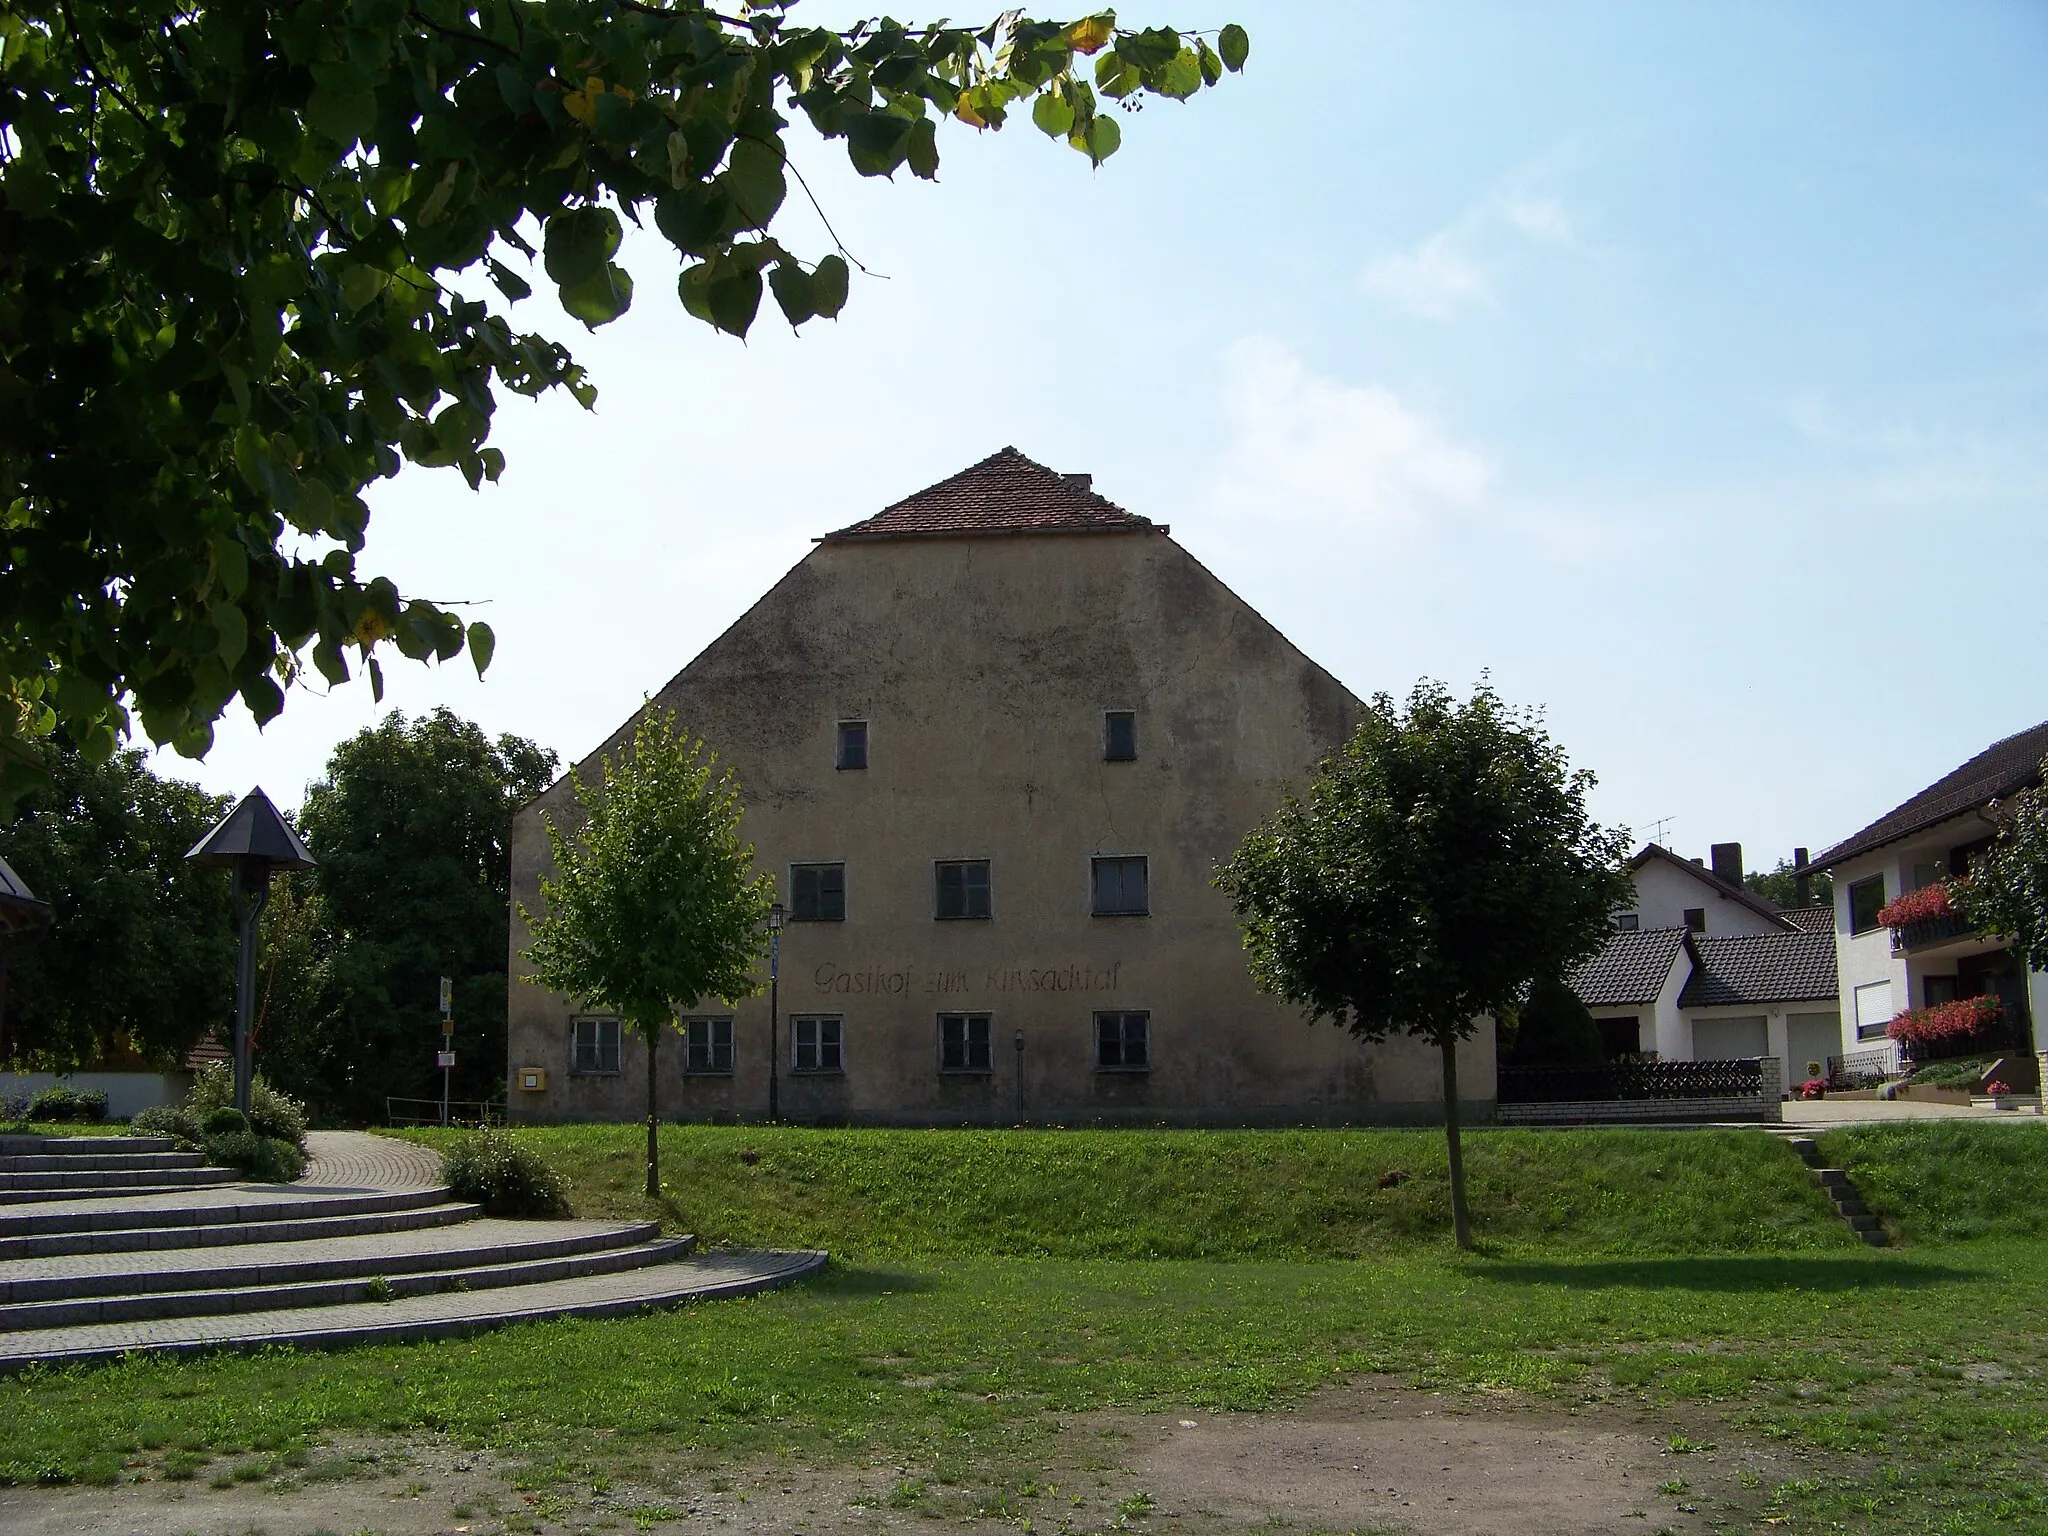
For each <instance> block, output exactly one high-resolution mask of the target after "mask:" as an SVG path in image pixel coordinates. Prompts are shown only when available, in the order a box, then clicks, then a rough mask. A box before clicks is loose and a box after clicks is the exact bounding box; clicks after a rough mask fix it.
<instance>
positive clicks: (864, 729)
mask: <svg viewBox="0 0 2048 1536" xmlns="http://www.w3.org/2000/svg"><path fill="white" fill-rule="evenodd" d="M867 765H868V723H867V721H865V720H842V721H840V722H839V757H838V766H839V767H841V768H865V767H867Z"/></svg>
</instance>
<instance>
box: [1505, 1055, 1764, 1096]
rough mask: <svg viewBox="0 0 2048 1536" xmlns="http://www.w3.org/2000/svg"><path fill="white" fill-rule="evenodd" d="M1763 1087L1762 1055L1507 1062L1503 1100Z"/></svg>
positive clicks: (1736, 1092)
mask: <svg viewBox="0 0 2048 1536" xmlns="http://www.w3.org/2000/svg"><path fill="white" fill-rule="evenodd" d="M1763 1092H1764V1073H1763V1061H1762V1059H1760V1058H1757V1057H1751V1058H1749V1059H1748V1060H1744V1061H1610V1062H1606V1063H1604V1064H1602V1065H1600V1066H1597V1067H1595V1066H1584V1067H1502V1068H1501V1069H1500V1085H1499V1102H1500V1103H1502V1104H1571V1103H1588V1102H1593V1101H1597V1100H1603V1099H1739V1098H1757V1097H1760V1096H1761V1095H1762V1094H1763ZM1775 1096H1776V1094H1775V1091H1774V1092H1773V1097H1774V1098H1775Z"/></svg>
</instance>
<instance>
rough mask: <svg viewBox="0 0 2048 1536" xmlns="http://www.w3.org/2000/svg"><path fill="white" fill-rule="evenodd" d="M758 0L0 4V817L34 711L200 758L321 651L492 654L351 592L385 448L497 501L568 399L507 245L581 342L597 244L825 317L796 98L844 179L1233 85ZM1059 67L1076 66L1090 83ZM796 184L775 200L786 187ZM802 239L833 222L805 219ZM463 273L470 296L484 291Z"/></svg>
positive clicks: (730, 299) (726, 304) (406, 609)
mask: <svg viewBox="0 0 2048 1536" xmlns="http://www.w3.org/2000/svg"><path fill="white" fill-rule="evenodd" d="M788 11H789V6H788V5H787V4H785V3H782V0H768V3H758V4H752V5H741V4H733V5H719V4H715V3H710V0H668V3H646V0H481V3H478V0H294V3H293V4H290V5H266V4H257V3H253V0H178V3H171V0H10V3H9V4H7V5H6V6H5V7H0V122H4V123H5V124H6V125H7V126H6V132H5V134H4V135H0V162H4V167H5V174H4V177H0V409H4V411H5V416H6V420H7V423H8V430H7V431H6V433H4V434H0V514H4V515H0V813H4V810H5V807H6V804H7V802H8V801H9V800H10V799H11V798H12V796H13V795H14V794H15V793H17V792H18V791H19V790H20V789H21V788H22V787H23V786H24V785H25V784H27V783H30V782H32V781H33V776H34V760H35V747H36V743H37V742H38V741H39V740H41V739H42V738H44V737H46V736H48V735H49V734H50V732H51V731H53V730H55V729H56V728H57V727H58V726H60V725H61V726H62V727H63V729H64V730H65V731H66V732H67V733H68V734H69V735H70V737H71V738H72V740H74V741H76V742H78V743H80V744H81V745H82V747H83V749H84V751H85V752H86V754H87V756H88V758H89V759H90V760H94V761H99V760H104V759H105V758H106V757H108V756H109V755H110V754H111V753H112V752H113V750H114V748H115V746H116V744H117V742H118V741H119V740H120V739H121V738H122V737H123V736H125V735H126V734H127V732H128V731H129V729H130V727H131V718H130V711H131V710H132V711H133V712H135V713H137V714H139V715H140V717H141V725H142V728H143V729H144V730H145V731H147V733H148V734H149V736H150V738H151V739H152V740H154V741H157V742H162V743H171V744H173V745H175V746H176V747H177V749H178V750H179V751H180V752H183V753H185V754H187V755H189V756H199V755H202V754H203V753H204V752H205V751H206V749H207V746H208V744H209V743H210V741H211V739H212V731H213V723H214V722H215V721H216V720H217V719H218V718H219V717H220V716H221V714H222V713H223V712H224V711H225V709H226V708H227V707H228V704H229V702H230V701H231V700H232V699H233V698H235V697H236V696H237V695H239V696H240V698H241V699H242V700H243V702H244V703H245V704H246V705H247V707H248V708H249V710H250V711H251V712H252V713H253V714H254V715H255V717H256V719H257V721H258V722H259V723H261V722H265V721H268V720H269V719H271V718H272V717H273V716H275V715H276V714H277V713H278V711H279V710H281V709H282V708H283V707H284V699H285V689H286V688H287V687H288V686H290V684H291V683H292V682H293V681H294V680H295V679H296V678H297V677H299V676H300V675H301V671H302V668H303V667H304V666H306V665H310V666H311V667H312V668H313V669H314V670H316V671H317V672H318V673H319V674H320V676H322V677H323V678H325V679H326V680H327V682H328V683H330V684H338V683H340V682H342V681H344V680H345V679H347V677H348V676H349V673H350V661H351V658H350V657H349V654H348V653H349V652H351V651H353V652H354V653H355V657H354V660H355V662H356V664H357V665H358V666H360V667H361V668H363V669H365V670H366V671H367V672H368V674H369V678H370V685H371V688H372V689H373V690H375V691H378V692H379V693H381V689H382V678H381V673H380V670H379V667H380V662H379V657H380V656H383V655H388V652H385V651H382V650H380V647H382V646H384V645H385V644H386V643H387V642H388V643H389V645H391V646H392V647H395V648H396V650H397V651H398V653H399V654H400V655H402V656H405V657H408V658H411V659H412V660H415V661H419V660H425V659H427V658H429V657H435V658H439V659H441V660H444V661H445V660H448V659H451V658H452V657H454V656H456V655H457V654H459V653H460V652H461V651H462V650H463V649H464V648H465V647H467V649H468V650H469V652H470V654H471V657H472V658H473V660H474V662H475V664H476V665H477V667H478V669H479V670H481V669H482V668H483V667H484V666H486V665H487V664H488V663H489V661H490V657H491V651H492V646H493V644H494V641H493V637H492V635H491V632H490V630H489V629H488V628H487V627H486V626H485V625H483V624H482V623H472V624H469V625H467V626H465V625H464V624H463V622H462V621H461V620H460V619H459V618H458V617H457V616H456V615H454V614H453V613H450V612H448V611H447V610H446V609H444V608H443V607H440V606H437V605H436V604H434V603H432V602H429V601H426V600H424V599H421V598H418V597H414V598H410V599H408V598H406V597H405V596H403V595H402V594H401V593H400V592H399V590H398V588H397V586H396V585H394V584H393V583H392V582H391V581H390V580H388V579H386V578H384V577H381V576H380V577H370V576H367V575H366V574H365V573H363V572H361V571H360V570H358V568H357V557H358V556H359V555H360V553H361V551H362V549H363V546H364V533H365V528H366V526H367V524H368V521H369V507H368V505H367V503H366V502H365V501H364V499H363V490H364V488H365V487H366V486H367V485H369V484H371V483H372V482H373V481H376V480H378V479H381V478H384V477H386V476H390V475H394V474H396V473H397V472H398V470H399V467H400V465H401V463H402V462H403V461H405V460H408V459H409V460H411V461H412V462H413V463H415V464H421V465H429V466H445V467H452V468H454V469H456V470H459V471H460V472H461V474H462V475H463V477H464V478H465V479H467V480H468V481H469V483H470V485H471V486H472V487H474V486H477V485H479V484H481V483H482V482H483V481H485V480H491V479H495V478H497V476H498V474H499V472H500V471H501V470H502V469H503V467H504V455H503V453H502V452H501V451H500V450H499V449H498V448H497V447H494V446H491V445H490V444H489V441H488V439H489V434H490V426H491V415H492V411H493V408H494V404H495V394H496V392H497V391H498V390H501V389H502V390H510V391H512V392H513V393H515V394H520V395H528V396H533V395H539V394H542V393H544V392H545V391H547V390H550V389H555V388H566V389H568V390H569V391H570V393H571V394H573V395H574V396H575V397H576V398H577V399H578V400H579V401H581V402H582V403H583V404H584V405H585V406H586V407H588V406H590V405H591V404H592V403H593V402H594V401H595V398H596V392H595V390H594V389H593V388H592V386H591V384H590V381H589V380H588V379H587V378H586V377H585V375H584V373H583V370H582V369H581V368H579V367H578V366H577V365H576V363H575V362H574V360H573V359H572V358H571V357H570V355H569V353H568V351H567V350H565V349H564V348H563V347H562V346H561V345H560V344H559V343H557V342H555V341H553V340H551V339H549V338H548V337H546V336H544V335H541V334H539V333H537V332H534V331H530V330H528V331H521V330H518V329H516V328H515V327H514V326H513V324H512V323H511V321H510V319H509V318H508V309H509V307H510V306H512V305H515V304H517V303H518V302H519V301H520V300H522V299H524V298H526V297H527V296H528V294H529V293H530V291H531V289H530V287H529V283H528V277H527V276H522V275H521V274H520V272H519V271H517V270H515V267H524V268H525V269H526V271H527V273H528V274H529V275H531V273H532V265H531V263H532V260H533V259H535V258H537V259H538V263H539V266H540V268H541V269H542V271H543V272H544V273H545V274H546V278H547V281H548V282H549V283H550V284H552V286H553V288H554V291H555V293H556V294H557V295H558V296H559V298H560V300H561V303H562V307H563V308H564V309H565V310H567V311H568V313H569V314H570V315H571V316H573V317H574V318H575V319H577V320H579V321H581V322H582V323H583V324H584V325H586V326H590V327H596V326H599V325H604V324H606V323H608V322H609V321H612V320H614V319H616V318H617V317H618V316H619V315H621V314H623V313H624V312H625V310H626V308H627V306H628V305H629V304H630V303H631V301H632V299H633V281H632V278H631V277H630V276H629V275H628V274H627V272H626V270H625V269H624V267H622V266H621V265H620V264H619V262H618V261H617V259H616V258H617V256H618V254H619V245H620V239H621V232H622V229H623V224H622V220H623V219H631V220H632V221H633V222H634V223H636V224H643V223H651V224H653V225H654V227H655V228H657V229H659V230H660V232H661V233H662V235H663V236H664V237H665V238H666V239H667V241H668V242H669V244H670V245H671V246H673V247H674V249H675V251H676V254H677V257H678V261H679V271H678V275H677V280H676V281H677V293H678V296H679V300H680V302H681V304H682V306H683V308H684V309H685V310H686V311H687V312H688V313H689V314H690V315H692V316H694V317H695V318H696V319H698V320H701V321H703V322H704V323H706V324H708V325H712V326H715V327H717V328H718V329H719V330H722V331H726V332H729V333H731V334H732V335H735V336H742V335H744V334H745V333H746V331H747V329H748V327H749V326H750V325H751V324H752V322H753V320H754V318H755V315H756V312H757V310H758V309H759V306H760V302H761V298H762V296H763V294H764V292H765V293H768V294H772V295H773V297H774V300H775V303H776V306H777V308H778V309H779V310H780V311H781V313H782V315H783V317H784V319H786V320H787V321H788V323H789V324H791V325H792V326H796V325H801V324H803V323H804V322H805V321H807V320H810V319H811V318H813V317H814V316H822V317H827V318H829V317H831V316H834V315H837V314H838V313H839V310H840V308H841V306H842V305H843V304H844V303H845V302H846V298H847V288H848V279H849V273H848V267H847V261H846V259H845V258H844V256H843V255H841V254H840V253H837V252H830V253H826V254H824V255H822V256H820V257H818V258H817V259H815V260H810V259H806V258H804V257H801V256H799V255H798V254H796V253H794V252H792V251H791V250H789V249H788V248H786V247H785V246H784V245H782V244H781V243H780V242H779V241H778V240H776V239H775V238H773V237H772V236H771V235H770V234H769V230H770V228H771V227H780V226H775V219H776V217H777V214H778V213H779V212H780V211H781V210H782V208H783V206H784V203H785V200H786V198H787V195H788V192H789V190H790V182H791V181H792V180H795V181H796V182H797V183H798V185H799V186H800V187H801V186H802V180H801V177H800V176H798V175H797V174H796V172H795V168H794V167H793V166H792V165H791V164H790V161H789V158H788V150H787V143H786V138H785V132H786V130H787V129H788V127H789V123H790V117H787V116H785V115H784V114H785V113H788V114H791V116H794V115H799V114H800V115H801V116H802V117H803V118H804V119H806V120H807V121H808V123H809V124H810V127H811V129H812V130H813V131H814V132H815V133H817V134H818V135H820V136H821V137H823V138H825V139H828V140H840V141H843V142H844V144H845V146H846V152H847V155H848V157H849V159H850V160H851V162H852V164H853V167H854V169H855V170H857V171H858V172H860V174H862V175H864V176H893V174H894V173H895V172H896V171H897V170H898V169H899V168H901V167H905V166H907V167H908V168H909V170H910V172H911V174H912V175H914V176H918V177H922V178H925V179H928V180H929V179H932V178H934V177H936V175H937V173H938V165H939V147H938V133H937V127H938V123H939V121H940V120H941V119H942V118H945V117H953V118H957V119H958V120H959V121H961V122H962V123H965V124H967V125H969V126H971V127H974V128H991V129H992V128H998V127H1000V126H1002V124H1003V121H1004V119H1005V116H1006V114H1007V113H1008V112H1009V111H1011V110H1013V109H1015V110H1021V109H1023V108H1024V107H1025V106H1026V105H1027V104H1028V106H1029V110H1030V114H1031V119H1032V121H1033V123H1035V124H1036V125H1037V126H1038V127H1039V128H1040V129H1041V130H1042V131H1044V132H1045V133H1047V134H1049V135H1052V136H1053V137H1055V138H1059V139H1064V140H1065V141H1066V142H1067V143H1068V144H1070V145H1072V146H1073V147H1074V148H1075V149H1077V150H1079V151H1080V152H1081V153H1083V154H1084V155H1086V156H1087V157H1088V159H1089V160H1090V162H1091V163H1093V164H1096V165H1100V164H1101V163H1102V161H1103V160H1104V159H1106V158H1107V157H1108V156H1109V155H1110V154H1111V153H1113V152H1114V151H1115V149H1116V147H1117V144H1118V142H1119V139H1120V136H1121V135H1120V131H1119V129H1118V126H1117V119H1116V116H1115V115H1114V114H1112V113H1110V112H1109V111H1107V110H1106V109H1107V106H1108V105H1109V104H1111V103H1116V104H1120V105H1122V106H1124V107H1126V108H1128V109H1132V110H1135V109H1136V107H1137V106H1138V104H1139V98H1140V97H1142V96H1143V95H1146V94H1151V95H1153V96H1157V97H1164V98H1167V99H1171V100H1175V101H1181V100H1185V99H1187V98H1188V97H1190V96H1193V95H1194V94H1195V93H1196V92H1198V91H1200V90H1201V89H1202V88H1203V87H1204V86H1211V85H1215V84H1216V83H1217V82H1218V81H1220V80H1221V79H1222V77H1223V75H1224V73H1225V72H1226V71H1228V70H1236V69H1240V68H1242V67H1243V65H1244V62H1245V57H1246V54H1247V51H1248V48H1249V43H1248V41H1247V39H1246V37H1245V34H1244V32H1243V30H1242V29H1241V28H1238V27H1234V26H1231V27H1225V28H1223V29H1222V30H1221V31H1220V32H1219V33H1216V34H1214V36H1213V42H1212V40H1211V38H1210V37H1207V36H1197V35H1195V34H1194V33H1182V32H1179V31H1176V30H1175V29H1173V28H1171V27H1155V28H1149V29H1143V30H1138V29H1131V28H1125V27H1119V26H1117V25H1116V21H1115V18H1114V16H1113V15H1112V14H1111V13H1108V12H1104V13H1102V14H1100V15H1095V16H1090V17H1084V18H1083V19H1081V20H1079V21H1074V22H1071V23H1060V22H1041V21H1032V20H1028V19H1026V18H1024V17H1023V16H1022V15H1021V14H1020V13H1018V12H1015V11H1009V12H1004V13H1003V14H1002V15H1000V16H999V17H998V18H997V19H996V20H995V21H993V22H991V23H989V24H988V25H987V26H984V27H981V28H979V29H973V28H967V27H956V26H949V25H945V24H938V25H933V26H905V25H903V24H900V23H898V22H894V21H888V20H882V21H864V22H860V23H858V24H856V25H854V26H852V27H849V28H846V29H844V30H833V29H831V28H825V27H813V26H806V25H802V24H800V23H798V22H796V21H795V20H793V19H792V17H791V16H790V15H789V14H788ZM1091 66H1092V67H1091ZM803 190H804V193H805V197H806V199H807V200H808V198H809V189H808V188H804V189H803ZM827 227H828V230H829V225H828V226H827ZM462 273H470V274H473V275H474V277H475V278H476V279H479V280H480V279H483V278H486V277H487V278H488V279H489V283H490V285H491V287H492V288H493V289H494V290H495V293H493V294H491V295H490V296H489V297H483V296H480V294H481V292H482V289H483V284H482V282H481V281H474V282H468V283H459V282H458V281H457V280H456V278H457V274H462Z"/></svg>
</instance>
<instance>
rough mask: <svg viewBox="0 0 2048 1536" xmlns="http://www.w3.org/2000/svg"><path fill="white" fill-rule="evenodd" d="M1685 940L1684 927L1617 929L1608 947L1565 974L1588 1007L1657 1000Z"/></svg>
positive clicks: (1567, 982) (1621, 1005)
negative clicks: (1624, 930)
mask: <svg viewBox="0 0 2048 1536" xmlns="http://www.w3.org/2000/svg"><path fill="white" fill-rule="evenodd" d="M1684 944H1685V930H1684V929H1683V928H1642V929H1638V930H1637V931H1635V932H1633V933H1617V934H1615V935H1614V936H1613V937H1612V938H1610V939H1609V940H1608V941H1607V946H1606V948H1604V949H1602V950H1601V951H1600V953H1599V954H1597V955H1595V956H1594V957H1593V958H1592V959H1590V960H1588V961H1587V962H1586V963H1585V964H1584V965H1582V966H1580V967H1579V968H1578V969H1577V970H1575V971H1573V972H1572V973H1571V975H1569V976H1567V977H1566V978H1565V982H1566V984H1567V985H1568V986H1570V988H1571V989H1572V991H1573V992H1575V993H1577V994H1578V998H1579V1001H1580V1002H1582V1003H1584V1004H1585V1005H1586V1006H1587V1007H1588V1008H1621V1007H1626V1006H1628V1005H1630V1004H1632V1003H1654V1002H1655V1001H1657V994H1658V993H1660V992H1662V991H1663V990H1664V982H1665V980H1666V979H1667V978H1668V977H1669V976H1670V975H1671V962H1672V961H1673V960H1676V959H1677V958H1678V951H1679V950H1680V949H1681V948H1682V947H1683V946H1684Z"/></svg>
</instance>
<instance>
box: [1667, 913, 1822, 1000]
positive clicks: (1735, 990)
mask: <svg viewBox="0 0 2048 1536" xmlns="http://www.w3.org/2000/svg"><path fill="white" fill-rule="evenodd" d="M1688 947H1689V948H1690V949H1691V950H1692V953H1693V961H1694V963H1693V968H1692V975H1691V976H1690V977H1688V978H1687V979H1686V983H1685V989H1684V990H1683V991H1682V992H1680V993H1679V994H1678V1006H1679V1007H1681V1008H1713V1007H1720V1006H1724V1005H1726V1004H1730V1003H1807V1002H1822V1001H1827V1002H1832V1001H1834V999H1835V936H1834V934H1833V933H1832V932H1829V933H1744V934H1731V935H1729V936H1728V937H1726V938H1709V937H1708V936H1706V935H1705V934H1694V935H1693V936H1692V939H1691V941H1690V944H1689V946H1688Z"/></svg>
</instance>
